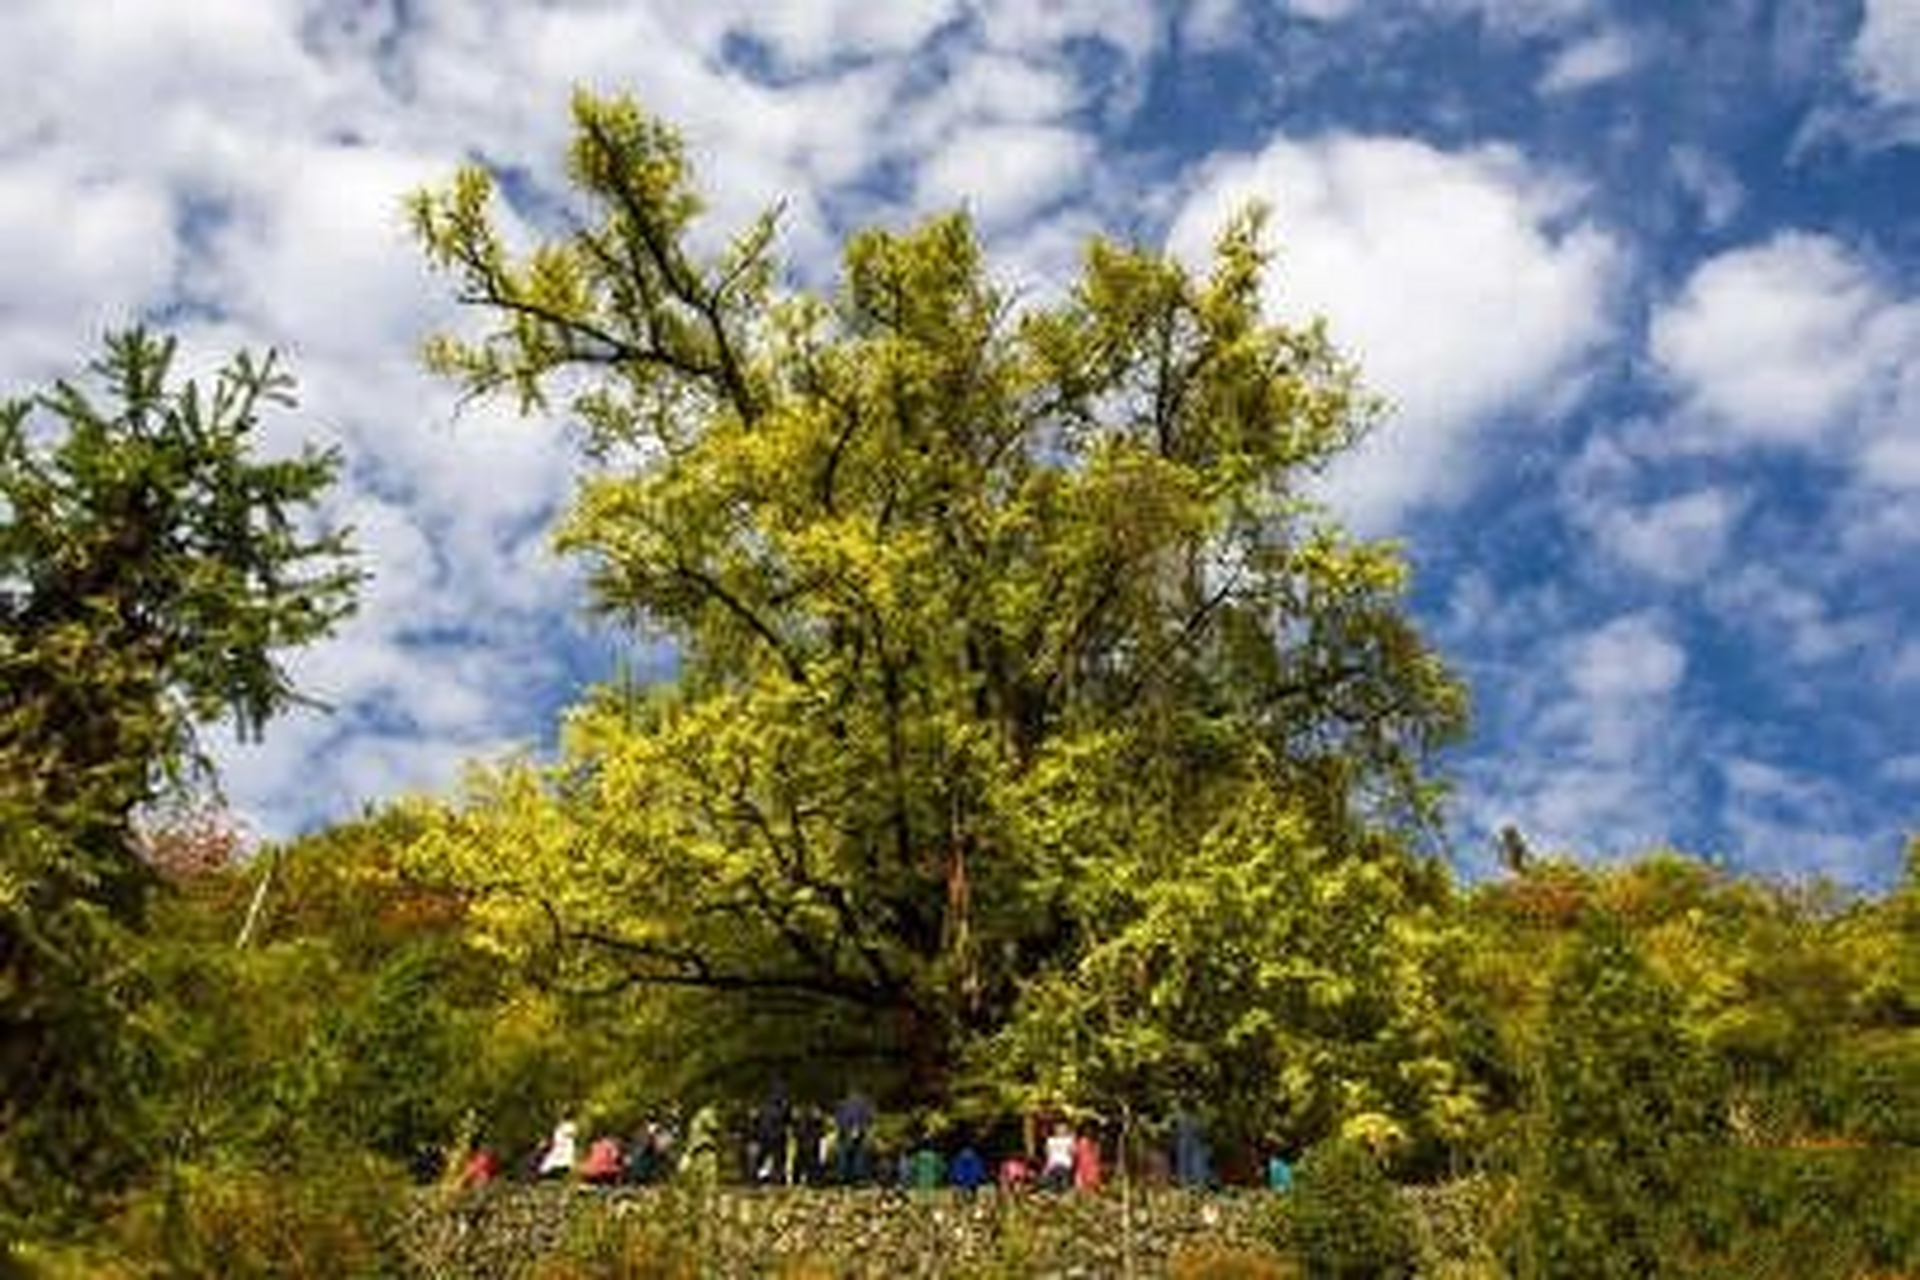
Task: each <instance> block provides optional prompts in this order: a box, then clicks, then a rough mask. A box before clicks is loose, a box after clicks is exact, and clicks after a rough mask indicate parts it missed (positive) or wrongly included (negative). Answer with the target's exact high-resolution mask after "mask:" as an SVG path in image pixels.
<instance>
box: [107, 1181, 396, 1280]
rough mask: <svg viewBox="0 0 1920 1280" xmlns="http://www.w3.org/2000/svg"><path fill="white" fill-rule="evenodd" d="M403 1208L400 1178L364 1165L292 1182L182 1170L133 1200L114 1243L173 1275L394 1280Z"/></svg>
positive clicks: (120, 1224)
mask: <svg viewBox="0 0 1920 1280" xmlns="http://www.w3.org/2000/svg"><path fill="white" fill-rule="evenodd" d="M405 1201H406V1182H405V1180H404V1178H403V1177H402V1176H401V1174H400V1172H399V1171H398V1170H397V1169H396V1168H394V1167H393V1166H391V1165H389V1164H386V1163H385V1162H382V1161H377V1160H374V1159H372V1158H370V1157H365V1156H355V1155H343V1156H339V1157H335V1158H332V1159H328V1160H322V1161H316V1162H315V1164H314V1166H313V1168H312V1170H311V1171H296V1172H288V1173H279V1172H267V1171H263V1170H260V1169H253V1168H243V1167H210V1168H197V1167H191V1166H188V1167H177V1168H174V1169H172V1170H169V1171H168V1172H167V1173H166V1174H165V1175H164V1176H163V1178H162V1179H161V1181H160V1183H159V1184H158V1185H157V1186H156V1187H154V1188H150V1189H148V1190H146V1191H144V1192H142V1193H141V1194H140V1195H139V1196H137V1197H135V1199H134V1200H133V1202H132V1204H131V1205H130V1207H129V1209H128V1211H127V1213H126V1214H125V1215H124V1216H123V1217H122V1219H121V1221H120V1223H119V1224H118V1226H119V1231H118V1234H119V1236H120V1238H121V1240H122V1241H123V1242H124V1245H125V1248H126V1251H127V1253H128V1255H129V1256H131V1257H135V1258H141V1259H150V1260H151V1261H152V1262H153V1263H155V1264H156V1265H159V1266H161V1267H162V1268H163V1269H164V1270H165V1272H166V1273H168V1274H184V1275H215V1276H222V1277H239V1278H242V1280H244V1278H245V1277H254V1276H259V1277H325V1278H327V1280H335V1278H339V1280H347V1278H350V1277H357V1276H389V1275H394V1274H396V1273H399V1272H401V1271H402V1270H404V1263H403V1260H402V1257H401V1248H400V1226H401V1210H402V1208H403V1207H404V1204H405Z"/></svg>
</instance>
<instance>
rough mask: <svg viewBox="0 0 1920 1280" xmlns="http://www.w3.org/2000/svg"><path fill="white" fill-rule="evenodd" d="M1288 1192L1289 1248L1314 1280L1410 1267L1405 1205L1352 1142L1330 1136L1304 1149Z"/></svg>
mask: <svg viewBox="0 0 1920 1280" xmlns="http://www.w3.org/2000/svg"><path fill="white" fill-rule="evenodd" d="M1292 1194H1293V1197H1294V1200H1293V1205H1292V1211H1291V1213H1290V1214H1289V1215H1288V1217H1289V1218H1290V1220H1291V1222H1290V1225H1291V1228H1292V1233H1293V1245H1294V1249H1295V1250H1296V1252H1297V1253H1298V1255H1299V1258H1300V1262H1301V1265H1302V1266H1303V1267H1304V1268H1305V1270H1306V1274H1307V1275H1308V1276H1309V1277H1312V1278H1313V1280H1320V1278H1321V1277H1326V1278H1327V1280H1345V1278H1346V1277H1354V1278H1355V1280H1361V1278H1364V1280H1375V1278H1377V1277H1393V1276H1404V1275H1407V1274H1409V1273H1410V1272H1411V1271H1412V1267H1413V1239H1412V1231H1411V1226H1410V1224H1409V1222H1408V1219H1407V1211H1406V1208H1405V1206H1404V1205H1403V1204H1402V1203H1401V1199H1400V1195H1399V1192H1398V1191H1397V1190H1396V1189H1395V1188H1394V1185H1393V1183H1392V1182H1391V1181H1390V1180H1389V1179H1388V1177H1387V1175H1386V1172H1385V1171H1384V1170H1382V1169H1381V1167H1380V1162H1379V1161H1378V1160H1376V1159H1375V1158H1374V1156H1373V1153H1372V1152H1370V1151H1368V1150H1367V1149H1366V1148H1365V1147H1363V1146H1361V1145H1360V1144H1359V1143H1356V1142H1351V1141H1345V1140H1338V1139H1336V1140H1333V1141H1329V1142H1323V1143H1321V1144H1320V1145H1318V1146H1316V1147H1314V1148H1313V1149H1311V1150H1310V1151H1308V1152H1307V1154H1306V1156H1305V1158H1303V1159H1302V1160H1301V1161H1300V1169H1299V1172H1298V1175H1297V1176H1296V1178H1295V1181H1294V1191H1293V1193H1292Z"/></svg>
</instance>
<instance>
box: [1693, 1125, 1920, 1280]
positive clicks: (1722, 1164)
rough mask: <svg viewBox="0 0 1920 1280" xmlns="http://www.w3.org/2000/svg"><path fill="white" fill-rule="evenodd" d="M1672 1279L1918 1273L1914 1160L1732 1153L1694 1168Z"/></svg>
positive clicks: (1890, 1154)
mask: <svg viewBox="0 0 1920 1280" xmlns="http://www.w3.org/2000/svg"><path fill="white" fill-rule="evenodd" d="M1681 1216H1682V1220H1683V1226H1682V1230H1681V1231H1680V1233H1679V1236H1678V1239H1677V1241H1676V1247H1675V1250H1674V1253H1675V1263H1674V1270H1675V1271H1676V1273H1680V1274H1685V1275H1687V1276H1689V1277H1700V1278H1701V1280H1771V1278H1773V1277H1778V1278H1779V1280H1850V1278H1851V1277H1856V1276H1863V1275H1880V1274H1909V1275H1910V1274H1914V1273H1916V1272H1920V1154H1916V1153H1914V1152H1912V1151H1903V1150H1899V1149H1897V1148H1880V1149H1874V1148H1866V1147H1833V1148H1790V1147H1786V1148H1783V1147H1731V1148H1726V1149H1723V1150H1720V1151H1717V1152H1714V1153H1713V1154H1712V1155H1711V1157H1710V1158H1708V1159H1705V1160H1703V1161H1701V1163H1700V1166H1699V1177H1698V1179H1697V1180H1696V1182H1695V1184H1694V1185H1693V1186H1692V1187H1690V1188H1689V1190H1688V1193H1687V1195H1686V1197H1685V1200H1684V1203H1683V1207H1682V1215H1681Z"/></svg>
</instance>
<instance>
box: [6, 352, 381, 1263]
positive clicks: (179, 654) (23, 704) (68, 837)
mask: <svg viewBox="0 0 1920 1280" xmlns="http://www.w3.org/2000/svg"><path fill="white" fill-rule="evenodd" d="M173 355H174V344H173V343H172V342H171V341H170V340H167V339H164V338H159V337H156V336H154V335H152V334H149V333H146V332H144V331H142V330H133V331H131V332H127V333H123V334H117V335H114V336H111V337H109V338H108V339H107V343H106V351H105V354H104V355H103V356H102V357H101V358H100V359H99V360H98V361H97V362H96V363H95V364H94V366H93V370H92V371H93V374H94V376H95V380H96V381H97V382H98V383H99V384H101V390H102V391H104V394H105V395H106V397H107V400H106V402H105V403H101V402H99V401H98V400H97V399H96V395H95V394H94V393H92V392H90V390H89V388H88V387H86V386H84V385H82V384H80V383H75V382H66V381H62V382H59V383H56V384H55V386H54V388H53V389H52V390H51V391H48V392H44V393H42V394H40V395H38V396H35V397H32V398H30V399H25V400H20V401H15V402H11V403H8V404H5V405H4V406H0V517H3V518H4V523H0V841H3V842H4V846H5V849H6V855H7V856H6V862H5V864H4V868H0V1134H4V1135H5V1138H4V1141H0V1226H3V1225H4V1223H5V1222H6V1221H7V1220H8V1219H10V1218H11V1217H13V1216H14V1215H15V1214H16V1213H18V1212H20V1211H21V1210H22V1209H23V1208H26V1207H37V1208H40V1209H42V1210H47V1211H53V1210H59V1211H71V1210H73V1209H74V1208H76V1207H77V1204H78V1200H77V1198H76V1197H77V1196H78V1195H79V1193H81V1192H84V1191H89V1190H92V1189H96V1188H104V1187H111V1186H113V1185H116V1184H117V1183H120V1182H122V1181H124V1180H125V1179H126V1178H127V1177H128V1176H129V1175H130V1174H131V1173H133V1172H134V1171H135V1170H136V1169H137V1168H138V1167H139V1165H140V1163H141V1162H142V1160H143V1158H144V1156H145V1154H146V1153H145V1152H143V1151H142V1149H141V1139H142V1136H143V1135H142V1134H141V1132H140V1129H141V1122H142V1120H143V1119H144V1112H145V1111H146V1106H145V1102H146V1100H145V1099H144V1098H143V1097H142V1096H141V1091H140V1087H139V1086H140V1083H141V1080H142V1078H143V1077H144V1076H145V1075H146V1074H147V1072H148V1070H149V1068H150V1062H149V1058H150V1056H151V1055H152V1054H153V1053H154V1052H157V1051H158V1049H159V1046H158V1045H157V1044H156V1043H154V1042H153V1041H152V1040H151V1038H150V1037H147V1036H145V1035H144V1034H143V1028H142V1026H141V1020H142V1009H143V1006H144V1003H145V1001H146V998H147V996H148V994H149V990H148V982H147V978H148V975H147V974H146V973H145V972H144V970H143V968H142V966H141V964H140V962H139V957H138V954H137V948H135V947H134V946H133V945H132V938H131V937H130V936H129V932H128V931H130V930H133V931H137V930H138V929H139V928H140V926H141V924H142V922H143V915H144V909H145V906H146V902H147V897H148V892H149V890H150V888H151V886H152V874H151V868H150V867H149V865H148V864H147V863H146V861H145V860H143V859H142V858H141V857H140V856H139V854H138V848H137V841H136V839H135V834H136V832H135V826H134V820H135V815H136V813H137V811H138V810H139V809H140V808H141V807H142V806H143V805H145V804H147V803H148V802H150V801H153V800H154V799H155V798H156V797H158V796H159V795H161V794H162V793H163V792H164V791H166V790H168V789H169V788H170V787H171V788H178V787H180V786H183V785H184V784H185V783H186V781H187V780H189V778H190V776H191V775H192V773H193V772H194V770H195V767H196V765H197V764H198V763H199V760H200V757H199V755H198V753H197V751H196V750H195V746H194V728H195V726H196V725H197V724H199V723H202V722H205V721H207V720H211V719H214V718H216V717H219V716H223V715H224V716H228V717H230V718H231V719H232V720H233V722H234V723H235V724H236V725H237V726H238V728H239V729H240V730H241V731H242V732H257V731H258V730H259V729H260V727H261V726H262V725H263V724H265V722H266V721H267V720H269V719H270V718H271V717H272V716H273V715H274V714H276V713H277V712H279V711H280V710H282V709H283V708H285V707H286V706H287V705H288V704H289V703H290V702H291V701H292V700H293V698H294V692H293V690H292V688H291V686H290V685H289V684H288V682H287V679H286V676H285V674H284V672H283V670H282V668H281V666H280V654H281V653H282V651H284V650H285V649H287V648H289V647H292V646H297V645H301V644H305V643H308V642H310V641H312V640H314V639H317V638H318V637H320V636H323V635H325V634H326V633H327V632H328V631H329V630H330V629H331V628H332V627H333V625H334V624H335V623H336V622H337V621H338V620H339V619H340V618H341V617H342V616H343V615H344V614H345V613H346V612H347V610H348V609H349V608H350V607H351V603H352V594H353V588H354V584H355V580H356V578H355V572H354V570H353V569H352V568H351V566H350V565H349V564H348V563H347V560H346V546H345V541H344V538H343V535H341V534H340V533H338V532H334V531H327V530H321V531H319V532H308V531H307V530H306V529H305V527H304V526H305V524H306V523H307V522H308V521H309V517H310V514H311V508H312V506H313V504H314V503H315V501H316V499H317V498H318V496H319V495H320V494H321V492H322V491H324V490H325V488H326V487H327V485H328V484H329V483H330V482H331V481H332V478H333V475H334V472H335V469H336V466H337V461H338V460H337V459H336V458H334V457H332V456H330V455H326V454H319V453H313V452H308V453H306V454H304V455H302V456H300V457H298V458H294V459H284V460H272V461H258V460H256V459H255V457H254V452H253V450H254V440H253V433H254V430H255V428H256V427H257V426H258V424H259V420H260V414H261V413H262V411H264V410H265V409H267V408H270V407H275V406H281V405H285V404H287V403H289V400H290V396H289V389H290V385H291V384H290V382H289V380H288V379H287V377H286V376H285V375H284V374H283V373H281V372H280V371H279V369H278V367H277V366H276V364H275V362H274V360H273V359H272V358H271V357H268V358H266V359H265V360H256V359H254V358H252V357H250V356H247V355H245V354H242V355H240V356H238V357H236V358H235V359H234V360H233V361H232V363H230V364H229V365H228V366H227V367H226V368H225V369H223V370H221V371H220V373H219V374H218V375H217V377H216V378H215V379H214V381H213V382H212V384H211V385H210V386H207V387H203V386H201V385H200V384H198V383H194V382H188V383H186V384H184V385H181V386H176V385H174V384H173V382H172V380H171V372H172V362H173Z"/></svg>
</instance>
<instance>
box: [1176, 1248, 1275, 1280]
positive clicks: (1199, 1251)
mask: <svg viewBox="0 0 1920 1280" xmlns="http://www.w3.org/2000/svg"><path fill="white" fill-rule="evenodd" d="M1167 1274H1168V1276H1170V1277H1171V1280H1292V1277H1293V1275H1294V1274H1295V1273H1294V1271H1293V1269H1292V1268H1291V1267H1289V1266H1287V1265H1286V1264H1285V1263H1284V1262H1283V1261H1281V1259H1280V1256H1279V1255H1278V1254H1276V1253H1273V1252H1271V1251H1269V1250H1266V1249H1256V1248H1237V1249H1236V1248H1232V1247H1229V1246H1227V1245H1216V1244H1198V1245H1187V1246H1185V1247H1183V1248H1179V1249H1175V1250H1174V1252H1173V1256H1172V1257H1171V1258H1169V1259H1167Z"/></svg>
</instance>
